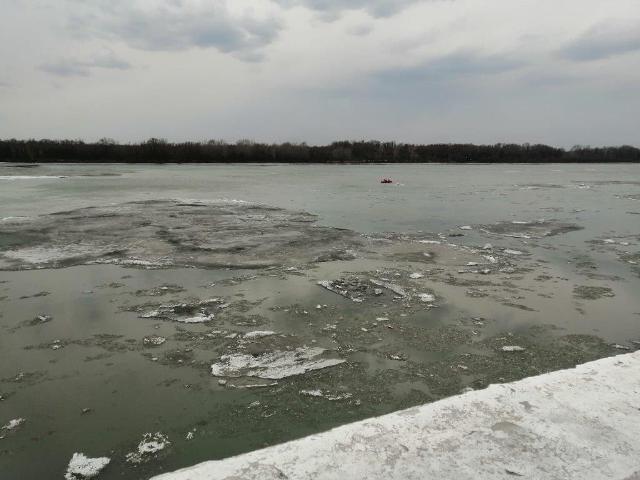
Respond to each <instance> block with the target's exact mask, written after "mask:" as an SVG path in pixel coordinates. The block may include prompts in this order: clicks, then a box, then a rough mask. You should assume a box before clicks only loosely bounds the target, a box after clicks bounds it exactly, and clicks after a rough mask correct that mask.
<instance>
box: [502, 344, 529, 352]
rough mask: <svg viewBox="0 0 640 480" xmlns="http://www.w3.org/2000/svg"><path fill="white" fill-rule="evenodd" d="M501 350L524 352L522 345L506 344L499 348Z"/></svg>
mask: <svg viewBox="0 0 640 480" xmlns="http://www.w3.org/2000/svg"><path fill="white" fill-rule="evenodd" d="M501 350H502V351H503V352H524V347H520V346H518V345H506V346H504V347H502V349H501Z"/></svg>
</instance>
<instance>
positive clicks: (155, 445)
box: [126, 432, 171, 463]
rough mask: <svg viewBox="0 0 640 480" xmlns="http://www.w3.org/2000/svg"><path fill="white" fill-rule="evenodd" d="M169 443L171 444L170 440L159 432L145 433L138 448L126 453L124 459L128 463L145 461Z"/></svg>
mask: <svg viewBox="0 0 640 480" xmlns="http://www.w3.org/2000/svg"><path fill="white" fill-rule="evenodd" d="M169 445H171V442H170V441H169V438H168V437H167V436H166V435H164V434H162V433H160V432H156V433H145V434H144V435H143V436H142V440H141V441H140V443H139V444H138V448H137V449H136V450H135V451H133V452H130V453H127V455H126V460H127V462H129V463H143V462H146V461H148V460H150V459H151V458H153V456H154V455H155V454H157V453H158V452H160V451H162V450H164V449H165V448H167V447H168V446H169Z"/></svg>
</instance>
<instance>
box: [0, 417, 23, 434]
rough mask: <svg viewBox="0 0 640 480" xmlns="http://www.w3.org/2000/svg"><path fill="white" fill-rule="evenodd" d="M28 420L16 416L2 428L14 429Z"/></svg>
mask: <svg viewBox="0 0 640 480" xmlns="http://www.w3.org/2000/svg"><path fill="white" fill-rule="evenodd" d="M24 422H26V420H25V419H24V418H14V419H13V420H9V423H7V424H6V425H4V426H3V427H2V429H1V430H6V431H12V430H15V429H17V428H18V427H20V426H21V425H22V424H23V423H24Z"/></svg>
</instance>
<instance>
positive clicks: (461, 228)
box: [460, 225, 471, 230]
mask: <svg viewBox="0 0 640 480" xmlns="http://www.w3.org/2000/svg"><path fill="white" fill-rule="evenodd" d="M460 230H471V226H470V225H463V226H461V227H460Z"/></svg>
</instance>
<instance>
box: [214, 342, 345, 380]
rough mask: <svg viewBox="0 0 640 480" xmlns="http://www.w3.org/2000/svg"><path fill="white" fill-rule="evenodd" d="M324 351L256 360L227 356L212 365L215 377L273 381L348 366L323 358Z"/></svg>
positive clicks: (271, 355) (308, 350)
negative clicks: (254, 378)
mask: <svg viewBox="0 0 640 480" xmlns="http://www.w3.org/2000/svg"><path fill="white" fill-rule="evenodd" d="M324 352H325V350H324V349H323V348H317V347H312V348H296V349H295V350H293V351H275V352H270V353H264V354H262V355H258V356H255V357H254V356H253V355H245V354H241V353H235V354H230V355H223V356H222V357H220V361H219V362H217V363H214V364H213V365H211V374H212V375H213V376H214V377H234V378H235V377H258V378H265V379H270V380H279V379H281V378H286V377H292V376H294V375H302V374H304V373H306V372H308V371H311V370H320V369H323V368H327V367H333V366H335V365H339V364H341V363H344V360H342V359H339V358H321V355H322V354H323V353H324Z"/></svg>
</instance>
